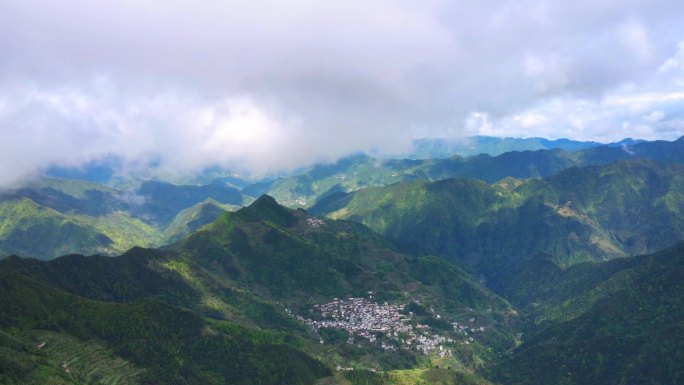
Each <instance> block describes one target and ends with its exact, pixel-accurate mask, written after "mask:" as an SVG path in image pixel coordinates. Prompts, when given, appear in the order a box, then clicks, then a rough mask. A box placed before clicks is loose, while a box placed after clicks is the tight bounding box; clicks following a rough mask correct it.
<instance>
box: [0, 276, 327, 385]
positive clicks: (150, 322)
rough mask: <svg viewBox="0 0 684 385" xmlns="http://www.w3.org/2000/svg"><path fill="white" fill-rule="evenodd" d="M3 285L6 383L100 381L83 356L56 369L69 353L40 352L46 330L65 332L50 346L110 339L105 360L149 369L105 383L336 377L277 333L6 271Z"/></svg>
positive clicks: (120, 373) (124, 370)
mask: <svg viewBox="0 0 684 385" xmlns="http://www.w3.org/2000/svg"><path fill="white" fill-rule="evenodd" d="M0 285H1V287H2V290H1V294H0V304H1V305H2V309H3V318H2V326H3V332H2V336H3V338H4V339H6V340H8V341H10V343H11V344H8V345H4V347H3V351H2V355H1V356H0V365H2V367H3V370H2V371H1V372H0V378H2V381H3V383H7V384H11V383H17V384H19V383H21V384H30V383H36V384H37V383H94V380H95V378H97V377H92V376H93V373H94V371H96V370H98V369H100V364H99V363H95V362H91V363H90V364H86V363H83V362H82V356H80V355H76V356H74V357H72V358H71V359H69V360H68V361H65V362H63V363H62V366H61V368H59V367H54V364H55V363H57V364H59V362H58V361H57V362H55V357H52V356H53V355H60V356H61V357H65V356H69V354H66V355H65V354H64V353H57V352H54V351H51V349H52V347H51V348H50V349H45V350H44V351H43V350H41V349H40V348H38V346H40V344H41V340H42V339H43V338H45V336H42V335H40V334H36V333H41V332H40V331H41V330H49V331H52V332H56V333H58V334H57V336H56V337H54V339H49V340H47V341H45V342H46V346H47V344H50V346H52V344H53V342H54V340H55V339H58V340H67V341H68V340H72V341H75V340H74V339H76V340H79V341H84V342H85V343H88V342H87V341H93V342H92V344H94V343H96V342H95V341H103V343H104V344H105V345H106V347H107V348H106V350H107V351H108V353H107V352H105V353H103V354H104V355H105V356H106V359H108V360H110V361H114V360H116V359H117V357H120V358H121V359H124V360H127V361H130V362H131V363H132V364H133V365H134V366H135V367H136V368H141V369H142V370H140V371H138V370H136V369H135V368H129V367H127V366H128V364H127V363H126V362H125V361H122V362H121V364H120V366H121V367H120V370H117V371H116V374H115V375H109V376H108V377H104V378H102V379H100V383H120V381H121V379H125V381H124V383H125V382H128V383H141V384H144V383H158V384H226V383H229V384H238V383H240V384H262V383H292V384H312V383H313V382H314V380H315V379H316V378H317V377H322V376H324V375H326V374H327V373H329V372H328V370H327V369H326V368H325V367H324V366H322V365H321V364H320V363H318V362H316V361H315V360H313V359H312V358H310V357H308V356H307V355H306V354H304V353H302V352H300V351H298V350H296V349H295V348H292V347H290V346H289V345H288V344H286V343H284V342H283V341H282V338H281V337H279V336H278V335H273V334H270V333H266V332H257V331H249V330H247V329H244V328H242V327H239V326H236V325H234V324H231V323H228V322H225V321H212V320H208V319H204V318H202V317H200V316H198V315H197V314H195V313H192V312H189V311H187V310H181V309H178V308H174V307H170V306H168V305H165V304H163V303H161V302H158V301H154V300H143V301H136V302H133V303H128V304H118V303H107V302H99V301H93V300H87V299H84V298H82V297H78V296H75V295H71V294H67V293H65V292H63V291H61V290H59V289H55V288H53V287H49V286H45V285H44V284H41V283H39V282H37V281H35V280H32V279H30V278H28V277H27V276H25V275H23V274H20V273H17V272H15V271H12V270H11V269H8V268H6V267H4V266H3V269H2V270H0ZM36 336H39V339H38V340H36V339H35V338H36ZM43 341H44V340H43ZM76 343H78V342H77V341H76ZM34 344H35V346H34ZM66 349H68V347H66ZM82 354H88V353H87V352H86V351H84V352H82ZM108 366H110V368H111V363H110V364H108ZM71 368H74V371H73V373H72V372H71ZM79 368H81V369H79ZM60 369H62V370H60ZM131 371H134V372H135V373H131ZM88 374H90V376H91V377H88Z"/></svg>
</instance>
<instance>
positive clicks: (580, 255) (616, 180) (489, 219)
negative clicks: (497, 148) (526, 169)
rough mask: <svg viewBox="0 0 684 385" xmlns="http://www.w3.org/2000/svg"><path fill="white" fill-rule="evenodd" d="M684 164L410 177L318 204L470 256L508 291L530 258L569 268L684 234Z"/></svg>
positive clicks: (423, 248)
mask: <svg viewBox="0 0 684 385" xmlns="http://www.w3.org/2000/svg"><path fill="white" fill-rule="evenodd" d="M682 191H684V167H683V166H682V165H679V164H665V163H658V162H654V161H648V160H634V161H623V162H617V163H614V164H611V165H608V166H601V167H587V168H571V169H568V170H566V171H564V172H561V173H560V174H558V175H557V176H554V177H550V178H546V179H534V180H526V181H522V180H517V179H512V178H509V179H504V180H502V181H500V182H498V183H496V184H493V185H489V184H486V183H485V182H481V181H477V180H467V179H452V180H444V181H438V182H426V181H415V182H404V183H398V184H394V185H391V186H387V187H375V188H367V189H364V190H359V191H357V192H355V193H351V194H335V195H331V196H330V197H328V198H326V199H323V200H322V201H321V202H320V203H319V204H318V205H316V206H315V207H313V208H312V209H311V211H312V212H313V213H317V214H327V215H328V216H329V217H331V218H340V219H350V220H354V221H358V222H361V223H364V224H366V225H368V226H369V227H370V228H372V229H374V230H376V231H378V232H380V233H382V234H384V235H386V236H388V237H389V238H391V239H394V240H396V241H397V242H398V243H399V244H401V245H402V246H403V247H405V248H407V249H408V250H412V251H413V252H416V253H430V254H436V255H439V256H442V257H445V258H447V259H449V260H452V261H453V260H455V261H460V262H462V263H463V264H464V265H465V266H467V267H468V268H469V269H470V270H471V271H473V272H476V273H479V274H484V275H485V276H486V277H487V278H489V279H490V284H491V285H492V286H493V287H496V288H497V289H500V290H505V286H506V285H507V284H508V283H507V281H506V277H507V276H510V275H511V274H509V273H510V272H511V271H514V270H515V269H517V268H518V267H516V266H520V265H521V264H523V263H524V262H525V261H528V260H530V259H531V258H532V257H534V256H535V255H537V254H539V253H545V254H548V255H549V256H550V258H551V259H552V260H553V261H555V262H556V263H558V264H560V265H561V266H568V265H572V264H575V263H578V262H583V261H594V260H607V259H611V258H616V257H623V256H629V255H636V254H642V253H647V252H653V251H657V250H659V249H662V248H664V247H667V246H669V245H671V244H673V243H674V242H677V241H678V240H681V239H684V221H683V220H682V218H684V217H683V216H682V215H681V213H682V210H684V195H682Z"/></svg>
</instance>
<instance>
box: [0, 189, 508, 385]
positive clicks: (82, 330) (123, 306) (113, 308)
mask: <svg viewBox="0 0 684 385" xmlns="http://www.w3.org/2000/svg"><path fill="white" fill-rule="evenodd" d="M0 272H1V274H2V276H1V277H2V285H3V287H2V290H1V291H0V292H1V293H2V294H1V295H2V303H1V304H0V305H1V308H2V309H3V313H2V319H1V321H2V324H1V326H2V329H1V330H2V331H3V333H4V334H5V335H6V336H7V338H8V339H9V340H11V341H16V344H15V345H16V346H14V345H11V346H14V347H10V348H9V350H8V351H6V352H5V353H4V354H3V357H5V358H3V359H4V360H5V361H6V362H5V361H3V362H4V363H3V365H6V367H7V369H6V370H3V373H7V374H6V377H5V379H6V381H7V382H8V381H9V379H10V378H11V379H12V381H15V382H17V383H40V382H41V381H42V379H44V378H46V376H48V377H49V378H51V379H53V380H54V381H66V382H68V381H69V379H71V378H72V377H69V374H68V373H66V372H65V371H64V370H63V369H62V370H61V371H60V367H55V363H56V362H57V361H56V360H55V358H54V357H52V356H51V355H48V353H49V351H47V350H46V351H43V350H39V349H37V348H36V347H35V346H36V345H37V344H38V343H39V342H40V341H39V339H36V337H35V336H36V335H40V334H41V333H47V332H51V333H57V334H58V335H59V339H61V340H68V341H72V343H83V344H88V345H96V346H101V347H103V349H104V350H105V351H104V352H102V354H101V355H100V356H98V357H100V358H101V360H100V361H102V362H103V364H102V365H101V368H100V366H97V365H96V366H97V368H100V369H98V370H99V371H102V373H107V370H108V369H107V368H110V367H111V366H112V365H113V364H111V362H122V363H123V362H128V363H130V365H129V366H127V367H130V369H129V370H130V371H126V372H117V375H119V374H121V375H122V377H121V378H122V379H124V377H125V379H126V381H129V383H136V381H138V382H141V383H148V382H149V383H188V384H194V383H197V384H212V383H217V384H218V383H229V384H233V383H235V384H244V383H264V384H281V383H288V384H298V383H312V381H313V380H314V379H315V378H318V377H322V376H326V375H329V374H330V371H329V370H330V369H328V368H329V367H330V366H331V365H332V364H331V362H338V360H343V362H344V364H345V365H358V366H359V368H362V367H363V366H366V367H376V368H380V369H394V368H397V367H404V365H406V362H408V363H411V362H413V363H415V362H416V358H415V354H416V353H406V355H405V356H402V354H403V353H402V354H394V355H393V354H381V351H380V350H379V349H375V350H374V349H373V348H372V347H370V346H363V347H355V346H349V345H347V344H346V343H345V342H343V341H341V338H343V336H339V335H337V334H339V333H335V332H331V333H327V334H326V333H325V332H323V334H324V335H325V338H326V339H329V340H330V341H329V342H330V344H329V345H325V346H321V345H320V344H318V337H316V336H312V335H311V334H310V332H307V330H306V329H305V328H304V327H303V326H302V325H301V324H300V323H299V322H297V321H296V320H295V318H293V317H291V316H289V315H287V314H286V313H285V311H284V307H287V308H291V309H306V308H307V307H308V306H309V305H310V304H312V303H321V302H324V301H329V300H331V299H332V298H333V297H336V296H339V297H347V296H360V295H363V294H365V293H366V292H367V291H369V290H372V291H374V292H376V293H377V294H378V297H379V300H389V301H399V302H401V301H408V300H410V299H417V300H420V301H421V303H424V304H425V306H427V305H428V304H429V305H430V306H434V307H435V308H438V309H440V312H442V314H446V315H448V314H452V315H456V314H461V315H462V314H466V315H467V316H468V317H470V316H472V317H478V319H481V320H483V322H487V323H488V324H489V325H491V326H492V332H491V333H488V334H487V335H486V336H485V337H483V338H482V339H481V340H478V341H477V342H475V343H473V344H472V345H469V346H468V347H467V348H465V347H464V350H463V356H462V357H459V360H461V361H460V362H461V364H462V365H463V366H462V367H464V368H469V369H468V370H474V369H475V368H476V367H478V366H480V365H481V362H483V360H487V361H488V360H491V359H492V357H495V356H496V355H497V354H503V351H504V350H506V349H508V348H510V347H511V346H513V345H512V344H513V341H512V340H513V333H512V329H511V325H512V324H514V323H515V322H516V319H517V317H516V316H515V312H514V311H513V310H512V308H511V307H510V305H508V303H507V302H506V301H504V300H502V299H501V298H499V297H498V296H496V295H495V294H493V293H492V292H490V291H489V290H487V289H485V288H483V287H481V286H480V285H479V284H478V283H477V282H475V281H473V280H472V279H471V278H470V277H469V275H468V274H466V273H465V272H463V271H462V270H460V269H458V268H457V267H456V266H453V265H450V264H448V263H446V262H444V261H442V260H439V259H437V258H434V257H431V258H416V257H412V256H409V255H406V254H402V253H400V252H398V251H397V250H396V248H395V247H394V246H393V245H392V244H391V243H390V242H388V241H386V240H385V239H384V238H382V237H380V236H378V235H376V234H374V233H372V232H370V231H369V230H368V229H367V228H366V227H364V226H362V225H359V224H355V223H351V222H342V221H331V220H328V221H320V220H316V219H315V218H312V217H310V216H309V215H307V214H306V213H305V212H303V211H298V210H290V209H287V208H284V207H282V206H280V205H278V204H277V203H276V202H275V201H274V200H273V199H272V198H270V197H268V196H264V197H261V198H260V199H258V200H257V201H255V202H254V203H253V204H252V205H251V206H249V207H246V208H243V209H241V210H239V211H237V212H235V213H225V214H223V215H222V216H221V217H220V218H219V219H218V220H217V221H216V222H215V223H213V224H211V225H209V226H207V227H205V228H204V229H203V230H200V231H198V232H196V233H194V234H192V235H190V236H189V237H187V238H185V239H184V240H183V241H181V242H179V243H177V244H175V245H173V246H171V247H168V248H165V249H160V250H150V249H142V248H134V249H132V250H131V251H129V252H127V253H126V254H124V255H122V256H120V257H116V258H110V257H100V256H93V257H84V256H80V255H70V256H65V257H61V258H58V259H55V260H52V261H49V262H45V261H38V260H33V259H22V258H18V257H9V258H6V259H5V260H3V261H1V262H0ZM277 303H278V304H277ZM238 325H241V326H238ZM494 325H496V326H495V327H494ZM257 328H258V329H259V330H260V331H257V330H256V329H257ZM46 331H47V332H46ZM305 352H308V353H305ZM19 353H21V354H23V357H25V360H24V361H22V362H15V360H14V359H13V358H12V357H15V356H16V357H19V356H21V355H20V354H19ZM312 355H315V356H317V357H320V358H321V359H323V361H324V362H326V363H327V365H324V364H321V363H319V362H318V361H316V360H314V359H312V358H311V356H312ZM120 360H125V361H120ZM74 362H76V361H74ZM79 362H81V361H79ZM477 362H480V364H478V363H477ZM79 365H80V366H78V368H82V369H78V370H76V366H74V372H73V373H74V375H76V373H77V372H78V373H79V374H78V375H79V376H85V377H83V378H84V380H83V381H84V382H83V383H88V381H89V380H88V378H90V377H88V376H87V374H88V373H90V371H92V370H95V369H96V367H95V366H93V367H90V366H88V365H85V364H79ZM127 370H128V369H127ZM84 373H85V374H84ZM79 378H80V377H79ZM92 378H95V377H92ZM97 378H99V377H97ZM355 381H356V380H355ZM56 383H59V382H56Z"/></svg>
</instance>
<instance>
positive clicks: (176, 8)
mask: <svg viewBox="0 0 684 385" xmlns="http://www.w3.org/2000/svg"><path fill="white" fill-rule="evenodd" d="M683 42H684V9H683V8H682V7H681V5H680V3H679V2H678V1H636V0H631V1H630V0H628V1H616V0H608V1H602V2H598V3H597V2H595V1H586V0H580V1H576V2H571V3H570V2H563V1H542V0H523V1H482V2H460V1H457V2H453V1H440V0H428V1H421V2H411V1H386V0H374V1H358V0H350V1H346V2H338V3H335V4H332V3H322V2H315V1H310V0H295V1H290V2H276V1H265V0H255V1H251V2H237V1H209V0H199V1H196V2H192V3H188V2H184V1H178V0H171V1H159V0H148V1H139V2H121V1H113V0H104V1H98V2H90V1H84V0H66V1H63V2H43V1H36V0H21V1H19V0H7V1H3V2H2V3H0V135H1V137H2V141H1V142H0V157H1V158H0V185H7V184H9V183H13V182H15V181H17V180H19V179H21V178H23V177H26V176H28V175H32V174H35V173H38V172H41V170H44V169H46V168H47V167H49V166H52V165H60V166H74V167H77V166H79V165H82V164H84V163H87V162H89V161H93V160H98V159H103V158H106V157H116V158H120V159H122V161H123V163H124V164H126V165H128V166H130V167H142V168H146V167H153V168H154V169H155V170H156V171H158V172H160V173H181V174H182V173H192V172H196V171H198V170H201V169H203V168H206V167H210V166H221V167H227V168H234V169H240V170H248V171H250V172H256V173H268V172H278V171H283V170H288V169H292V168H295V167H299V166H302V165H305V164H308V163H311V162H316V161H331V160H334V159H336V158H338V157H340V156H344V155H346V154H349V153H350V152H355V151H368V152H372V153H377V154H393V153H401V152H404V151H406V150H407V149H408V148H409V146H410V144H411V140H412V139H413V138H419V137H430V136H449V137H460V136H466V135H471V134H488V135H506V136H545V137H549V138H557V137H571V138H575V139H584V140H600V141H601V140H602V141H612V140H618V139H621V138H623V137H627V136H632V137H639V138H646V139H656V138H664V139H674V138H676V137H678V136H681V135H684V116H683V111H684V109H683V108H682V107H683V103H684V43H683Z"/></svg>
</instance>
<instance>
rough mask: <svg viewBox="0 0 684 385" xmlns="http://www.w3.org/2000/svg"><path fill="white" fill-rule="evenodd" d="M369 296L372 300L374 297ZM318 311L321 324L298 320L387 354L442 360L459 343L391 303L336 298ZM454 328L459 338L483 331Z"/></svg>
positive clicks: (459, 326)
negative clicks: (362, 341)
mask: <svg viewBox="0 0 684 385" xmlns="http://www.w3.org/2000/svg"><path fill="white" fill-rule="evenodd" d="M369 294H371V296H370V297H371V298H372V293H369ZM314 307H315V308H316V309H317V310H318V311H319V312H320V314H321V319H320V320H312V319H306V318H304V317H301V316H297V318H298V319H299V320H300V321H302V322H304V323H305V324H306V325H307V326H309V327H310V328H311V329H312V330H313V331H315V332H317V331H318V330H319V329H320V328H335V329H341V330H345V331H346V332H347V333H348V334H349V340H348V341H347V342H349V343H354V342H355V338H356V337H362V338H365V339H366V340H368V341H369V342H371V343H377V344H378V345H379V347H380V348H382V349H384V350H396V349H398V348H402V349H410V350H416V351H419V352H421V353H423V354H425V355H429V354H431V353H433V352H437V353H438V354H439V355H440V356H441V357H445V356H451V355H452V351H451V349H446V348H445V346H444V345H445V344H453V343H454V342H455V341H454V340H453V339H452V338H449V337H447V336H443V335H439V334H437V333H434V332H433V331H432V330H431V328H430V327H429V326H428V325H422V324H416V323H415V322H412V317H413V313H409V314H402V310H403V309H404V305H393V304H388V303H387V302H385V303H383V304H379V303H375V302H371V301H370V300H367V299H365V298H348V299H347V300H345V299H338V298H335V299H334V300H333V301H332V302H329V303H326V304H323V305H314ZM453 326H454V333H457V334H465V335H467V332H468V331H475V330H479V328H477V329H476V328H471V327H466V326H464V325H459V324H458V323H453ZM471 340H472V339H471ZM321 343H323V340H321Z"/></svg>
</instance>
